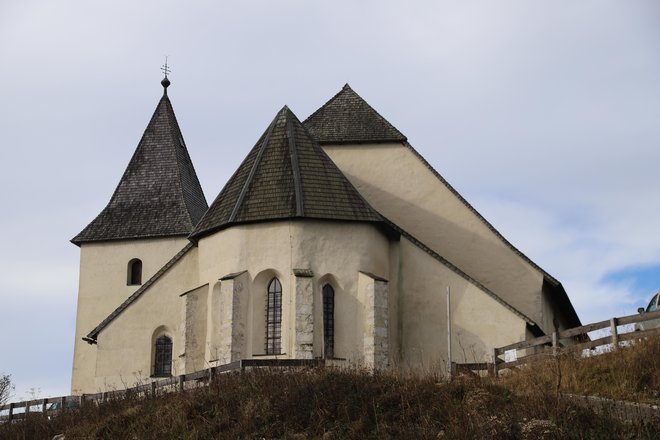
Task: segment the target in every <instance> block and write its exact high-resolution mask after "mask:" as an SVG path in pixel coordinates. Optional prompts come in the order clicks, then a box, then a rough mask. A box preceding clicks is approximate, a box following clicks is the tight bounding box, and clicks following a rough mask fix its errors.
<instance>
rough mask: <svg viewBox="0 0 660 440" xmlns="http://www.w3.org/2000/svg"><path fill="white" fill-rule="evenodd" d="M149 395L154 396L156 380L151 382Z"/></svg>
mask: <svg viewBox="0 0 660 440" xmlns="http://www.w3.org/2000/svg"><path fill="white" fill-rule="evenodd" d="M151 397H156V381H153V382H151Z"/></svg>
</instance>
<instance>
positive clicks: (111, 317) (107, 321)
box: [83, 243, 194, 344]
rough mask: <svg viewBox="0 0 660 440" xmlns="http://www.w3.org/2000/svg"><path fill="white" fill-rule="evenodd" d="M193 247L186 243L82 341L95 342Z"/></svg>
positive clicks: (191, 244)
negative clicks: (108, 326) (102, 331)
mask: <svg viewBox="0 0 660 440" xmlns="http://www.w3.org/2000/svg"><path fill="white" fill-rule="evenodd" d="M193 247H194V244H193V243H187V244H186V245H185V246H184V247H183V249H181V250H180V251H179V252H178V253H177V254H176V255H175V256H174V257H172V258H171V259H170V261H168V262H167V263H165V265H164V266H163V267H161V268H160V270H159V271H158V272H156V273H155V274H154V276H152V277H151V278H149V280H147V282H145V283H144V284H143V285H142V286H141V287H140V288H139V289H138V290H136V291H135V292H134V293H133V294H132V295H131V296H129V297H128V298H127V299H126V300H125V301H124V302H123V303H121V305H120V306H119V307H117V308H116V309H115V310H114V311H113V312H112V313H110V314H109V315H108V316H107V317H106V318H105V319H104V320H103V321H101V323H100V324H99V325H97V326H96V328H94V330H92V331H91V332H89V334H88V335H87V336H86V337H84V338H83V340H84V341H86V342H88V343H90V344H92V343H95V342H96V338H97V337H98V335H99V333H100V332H101V330H103V329H104V328H105V327H107V325H108V324H110V322H112V321H113V320H114V319H115V318H116V317H117V316H119V314H120V313H121V312H123V311H124V310H126V308H128V306H130V305H131V304H132V303H133V302H135V301H136V300H137V299H138V298H139V297H140V296H142V294H143V293H144V292H146V291H147V290H148V289H149V288H150V287H151V286H152V285H153V284H154V283H155V282H156V281H157V280H158V279H159V278H160V277H162V276H163V275H164V274H165V273H167V272H168V271H169V270H170V269H171V268H172V267H173V266H174V265H175V264H176V263H178V262H179V260H181V258H182V257H183V256H184V255H185V254H187V253H188V251H190V249H192V248H193Z"/></svg>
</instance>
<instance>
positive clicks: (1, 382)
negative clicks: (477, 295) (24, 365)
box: [0, 374, 14, 405]
mask: <svg viewBox="0 0 660 440" xmlns="http://www.w3.org/2000/svg"><path fill="white" fill-rule="evenodd" d="M13 391H14V384H12V383H11V375H9V374H0V405H4V404H5V403H7V402H8V401H9V399H10V398H11V396H12V393H13Z"/></svg>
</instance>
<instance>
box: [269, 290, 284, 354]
mask: <svg viewBox="0 0 660 440" xmlns="http://www.w3.org/2000/svg"><path fill="white" fill-rule="evenodd" d="M281 351H282V285H281V284H280V281H279V280H278V279H277V278H273V279H272V280H271V282H270V284H269V285H268V301H267V303H266V354H280V353H281Z"/></svg>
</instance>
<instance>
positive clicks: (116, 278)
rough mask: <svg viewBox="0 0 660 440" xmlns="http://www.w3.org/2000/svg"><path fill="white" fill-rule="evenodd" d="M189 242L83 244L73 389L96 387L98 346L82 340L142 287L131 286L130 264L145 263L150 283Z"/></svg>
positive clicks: (162, 239) (81, 247) (152, 240)
mask: <svg viewBox="0 0 660 440" xmlns="http://www.w3.org/2000/svg"><path fill="white" fill-rule="evenodd" d="M187 242H188V240H187V239H186V238H176V237H175V238H159V239H142V240H120V241H108V242H100V243H83V244H82V245H81V246H80V281H79V289H78V307H77V315H76V335H75V342H74V356H73V371H72V375H71V390H72V393H73V394H77V393H79V392H81V390H89V389H93V388H94V383H95V381H94V377H95V374H96V372H95V368H96V346H94V345H89V344H88V343H87V342H84V341H83V340H82V338H83V337H84V336H86V335H87V334H88V333H89V332H90V331H92V330H93V329H94V328H95V327H96V326H97V325H98V324H100V323H101V321H103V319H105V318H106V316H108V315H109V314H110V313H111V312H112V311H113V310H115V308H117V306H119V305H120V304H121V303H122V302H123V301H124V300H125V299H126V298H128V297H129V296H130V295H131V294H132V293H133V292H135V291H136V290H137V289H138V288H139V287H140V286H127V285H126V282H127V270H128V262H129V261H130V260H132V259H133V258H139V259H140V260H142V282H143V283H144V282H145V281H147V280H148V279H149V278H150V277H151V276H153V275H154V274H155V273H156V272H157V271H158V270H159V269H160V268H161V267H162V266H163V265H165V263H167V262H168V261H169V260H170V259H171V258H172V257H173V256H174V255H176V254H177V252H179V251H180V250H181V249H182V248H183V247H184V246H185V244H186V243H187Z"/></svg>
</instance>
